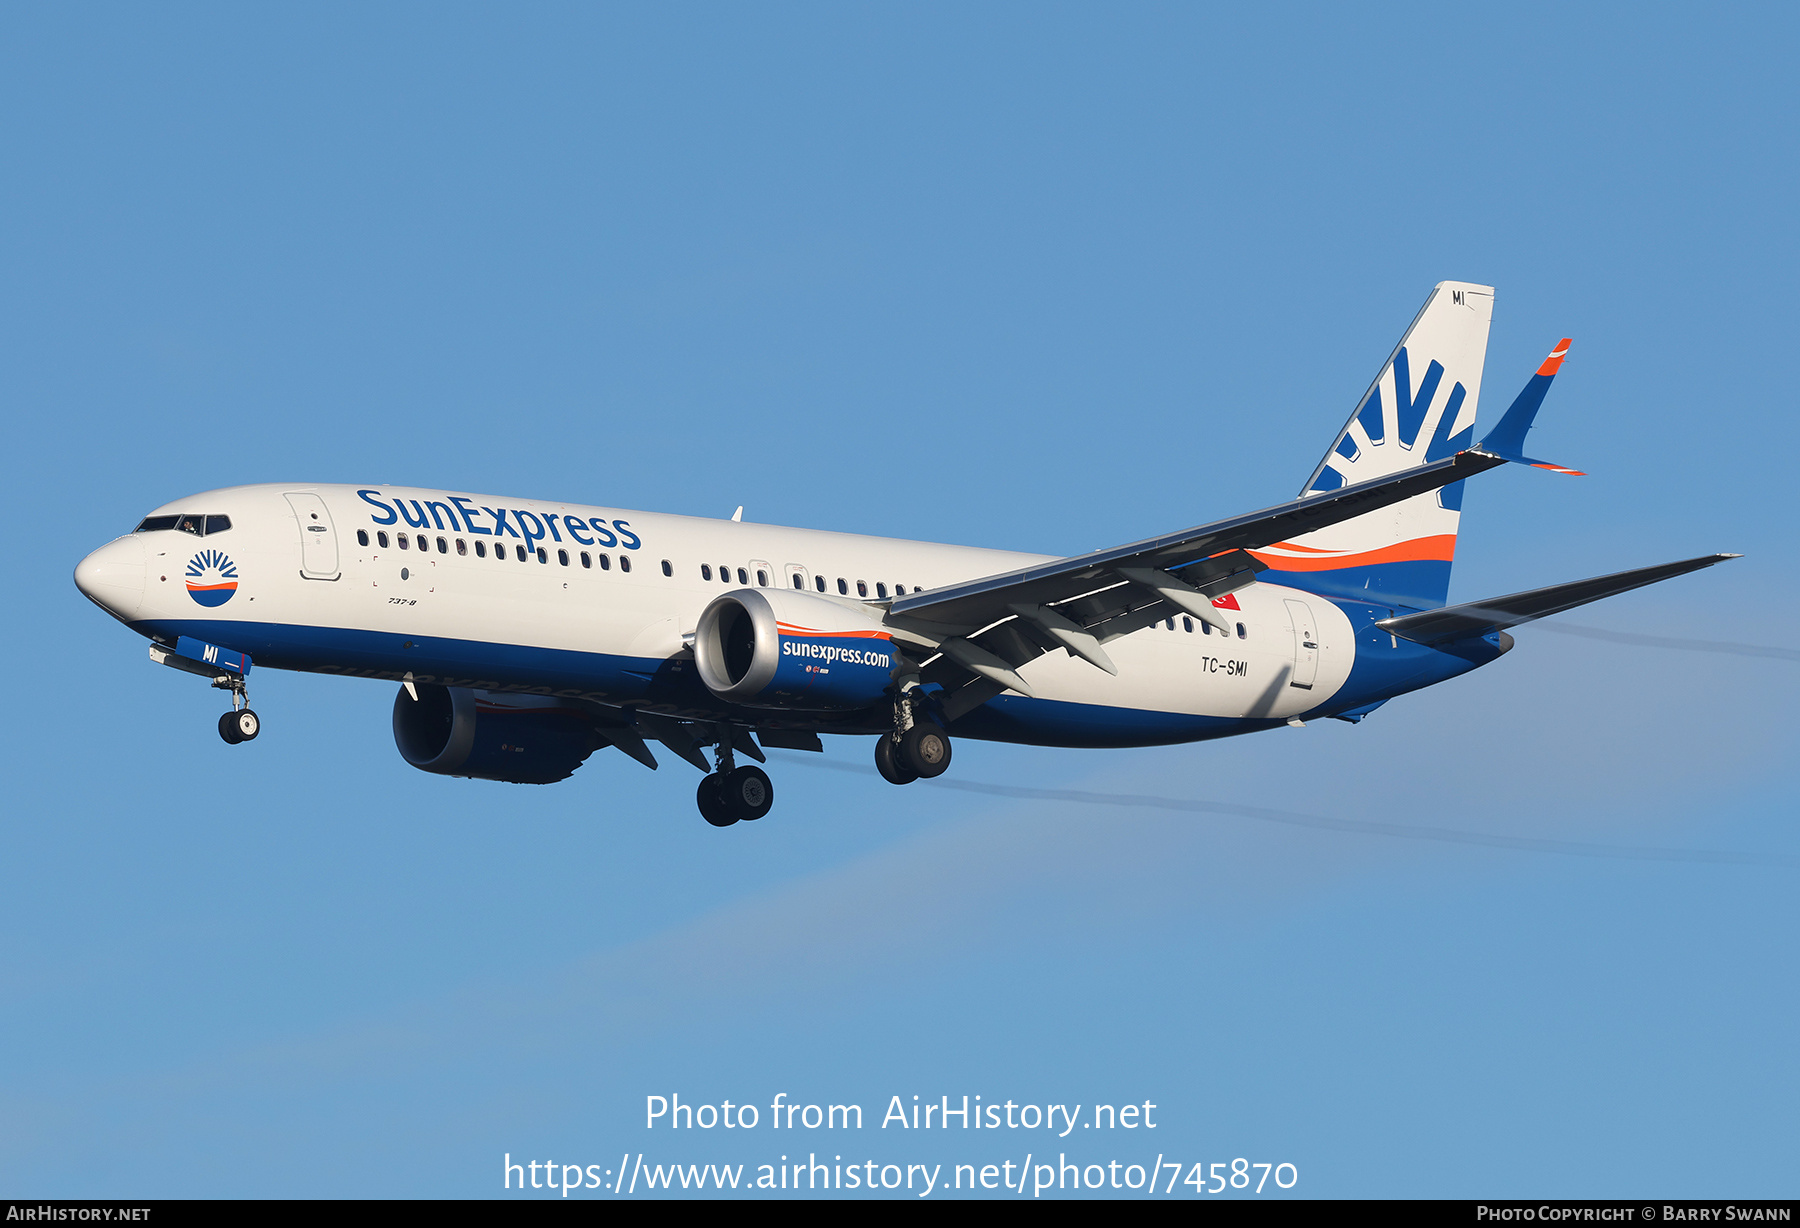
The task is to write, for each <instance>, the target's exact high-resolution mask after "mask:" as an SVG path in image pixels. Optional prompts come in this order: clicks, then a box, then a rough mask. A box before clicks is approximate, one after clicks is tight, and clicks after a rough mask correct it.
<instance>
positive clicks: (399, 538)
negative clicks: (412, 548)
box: [394, 533, 406, 550]
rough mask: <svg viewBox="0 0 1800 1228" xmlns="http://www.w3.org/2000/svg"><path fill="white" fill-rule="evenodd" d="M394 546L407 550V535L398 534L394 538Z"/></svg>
mask: <svg viewBox="0 0 1800 1228" xmlns="http://www.w3.org/2000/svg"><path fill="white" fill-rule="evenodd" d="M394 544H395V545H396V546H399V547H400V548H401V549H402V550H404V549H406V534H404V533H399V534H396V535H395V537H394Z"/></svg>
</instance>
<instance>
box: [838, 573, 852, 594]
mask: <svg viewBox="0 0 1800 1228" xmlns="http://www.w3.org/2000/svg"><path fill="white" fill-rule="evenodd" d="M849 595H850V583H849V581H847V580H845V579H844V577H842V576H839V577H838V596H840V597H848V596H849Z"/></svg>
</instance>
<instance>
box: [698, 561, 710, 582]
mask: <svg viewBox="0 0 1800 1228" xmlns="http://www.w3.org/2000/svg"><path fill="white" fill-rule="evenodd" d="M700 578H701V579H702V580H710V579H712V564H711V563H702V564H700Z"/></svg>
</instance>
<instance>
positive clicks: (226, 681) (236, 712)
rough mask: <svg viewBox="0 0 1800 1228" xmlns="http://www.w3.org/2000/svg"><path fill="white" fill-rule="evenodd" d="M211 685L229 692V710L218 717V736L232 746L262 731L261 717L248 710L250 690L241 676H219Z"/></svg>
mask: <svg viewBox="0 0 1800 1228" xmlns="http://www.w3.org/2000/svg"><path fill="white" fill-rule="evenodd" d="M213 685H214V686H215V687H218V688H220V689H221V690H228V691H230V692H231V711H229V712H227V713H225V714H224V715H223V716H221V717H219V736H220V737H221V738H224V739H225V741H227V742H228V743H230V744H231V745H233V746H236V745H237V744H238V743H239V742H249V741H252V740H254V739H255V737H256V735H257V734H259V733H261V732H262V719H261V718H260V717H258V716H257V715H256V713H254V712H252V711H250V690H249V688H248V687H246V686H245V685H244V680H243V679H242V678H219V679H217V680H216V681H215V682H214V683H213Z"/></svg>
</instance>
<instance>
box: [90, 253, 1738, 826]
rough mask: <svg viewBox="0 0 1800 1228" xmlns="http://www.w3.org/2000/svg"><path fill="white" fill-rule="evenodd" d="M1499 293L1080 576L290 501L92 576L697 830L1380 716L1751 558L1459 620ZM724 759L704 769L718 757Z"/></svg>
mask: <svg viewBox="0 0 1800 1228" xmlns="http://www.w3.org/2000/svg"><path fill="white" fill-rule="evenodd" d="M1493 303H1494V290H1493V287H1491V286H1482V285H1476V284H1473V283H1469V282H1456V281H1446V282H1440V283H1439V284H1438V285H1437V286H1436V287H1434V288H1433V289H1432V291H1431V294H1430V295H1429V297H1428V298H1427V299H1426V301H1425V305H1424V306H1423V307H1422V308H1421V309H1420V311H1419V313H1418V315H1417V316H1416V317H1415V318H1414V320H1413V322H1412V324H1411V325H1410V326H1409V327H1408V328H1407V329H1406V331H1405V333H1404V334H1403V335H1402V337H1401V340H1400V343H1399V344H1398V345H1397V346H1396V347H1395V348H1394V351H1393V354H1392V355H1391V356H1390V357H1389V358H1388V361H1387V362H1386V363H1385V364H1383V366H1382V367H1381V370H1380V373H1379V374H1378V375H1377V376H1376V378H1375V381H1374V382H1373V383H1372V384H1371V385H1370V386H1369V389H1368V391H1367V392H1366V393H1365V394H1364V395H1363V397H1362V399H1361V400H1360V401H1359V402H1357V405H1356V408H1355V410H1354V411H1352V413H1351V415H1350V417H1349V420H1348V421H1347V422H1346V423H1345V424H1344V426H1343V428H1342V429H1340V430H1339V431H1338V432H1337V434H1336V435H1334V436H1333V437H1332V443H1331V446H1330V447H1329V448H1328V449H1327V450H1326V453H1325V456H1324V459H1323V460H1321V461H1320V462H1319V464H1318V465H1317V466H1316V467H1315V468H1314V470H1313V472H1312V475H1311V476H1310V477H1309V478H1308V479H1307V481H1306V483H1305V486H1304V487H1303V489H1302V490H1301V492H1300V494H1299V495H1298V496H1297V497H1296V498H1294V499H1292V500H1289V501H1287V502H1285V503H1280V504H1276V505H1274V506H1272V507H1268V508H1265V509H1263V510H1261V511H1255V512H1250V513H1247V514H1244V515H1239V516H1233V517H1229V518H1227V519H1224V520H1217V521H1213V522H1211V523H1209V524H1203V525H1199V526H1196V527H1194V528H1189V529H1184V530H1181V531H1179V532H1174V533H1165V534H1162V535H1159V536H1155V537H1149V538H1145V539H1144V540H1141V541H1135V542H1130V543H1127V544H1125V545H1121V546H1115V547H1113V548H1111V549H1104V550H1094V551H1090V552H1088V553H1086V554H1079V555H1072V556H1068V557H1063V558H1058V557H1054V556H1047V555H1036V554H1022V553H1018V552H1013V551H1002V550H989V549H976V548H972V547H967V546H950V545H938V544H933V543H927V542H914V541H902V540H894V539H888V538H879V537H868V536H860V535H854V534H847V533H831V532H821V531H815V530H809V529H794V528H782V527H778V526H772V525H761V524H754V523H746V522H744V521H743V520H742V518H741V515H742V511H743V509H742V508H739V509H738V514H737V515H734V516H733V517H732V518H731V519H729V520H715V519H706V518H701V517H693V516H672V515H660V514H655V513H649V512H634V511H628V510H621V509H618V508H610V507H595V506H584V505H578V504H573V503H560V502H551V501H545V500H538V499H518V498H499V497H493V496H488V495H477V494H465V493H459V492H451V491H442V490H431V489H417V488H412V487H401V486H392V485H385V484H384V485H376V486H344V485H331V484H308V483H285V484H284V483H276V484H263V485H254V486H237V487H231V488H228V489H224V490H215V491H209V492H206V493H204V494H197V495H193V496H190V497H188V498H184V499H178V500H176V501H175V502H173V503H169V504H165V505H164V506H162V507H159V508H157V509H156V510H155V511H153V512H151V513H150V514H149V515H148V516H146V517H145V518H144V519H143V521H142V522H141V523H140V524H138V526H137V528H136V529H135V530H134V531H133V532H131V533H129V534H126V535H125V536H123V537H120V538H118V539H116V540H114V541H112V542H110V543H108V544H107V545H104V546H102V547H100V548H99V549H98V550H95V551H94V552H93V553H92V554H90V555H88V556H87V557H86V558H85V559H83V560H82V561H81V563H80V564H79V565H78V566H77V567H76V569H75V583H76V586H77V587H78V588H79V589H80V590H81V592H82V593H83V594H85V595H86V596H87V597H88V598H89V599H90V600H92V601H93V602H94V603H95V604H96V605H98V606H99V607H100V608H101V609H103V610H104V611H106V612H107V613H108V614H110V615H111V616H112V617H114V618H116V619H118V620H119V621H120V622H122V623H124V624H125V625H126V626H127V627H129V628H130V629H131V630H133V631H135V632H137V633H138V634H139V635H142V636H145V637H147V638H148V639H149V641H150V649H149V651H150V658H151V660H152V661H155V662H158V663H160V664H163V665H166V666H170V667H173V668H175V669H177V670H181V671H184V672H186V673H189V674H194V675H197V676H199V677H202V678H206V679H208V680H209V681H210V682H211V684H212V685H213V686H214V687H216V688H219V689H221V690H224V691H227V692H229V695H230V701H231V710H230V711H228V712H226V713H224V714H223V715H222V716H221V717H220V719H219V734H220V736H221V737H222V738H224V740H225V741H226V742H228V743H232V744H241V743H244V742H249V741H251V740H253V739H255V738H256V737H257V735H258V733H259V732H260V730H261V720H260V718H259V717H258V716H257V714H256V713H255V712H254V711H252V710H251V708H250V704H249V692H248V681H249V675H250V672H251V668H252V663H253V662H254V663H256V664H260V665H262V666H265V667H270V668H275V669H287V670H306V671H310V672H313V673H321V674H337V675H345V676H349V677H358V678H377V679H386V680H389V681H394V682H398V683H399V684H400V687H399V690H398V692H397V693H396V695H395V697H394V709H393V731H394V741H395V744H396V747H397V748H398V750H399V752H400V755H401V757H402V758H403V759H404V760H405V761H406V762H407V763H409V764H411V765H412V766H413V767H415V768H419V769H421V770H423V771H426V772H434V773H439V774H444V775H449V776H461V777H470V778H475V779H483V780H494V781H506V782H511V783H518V784H547V783H551V782H554V781H559V780H563V779H566V778H567V777H568V776H570V775H571V774H572V773H573V772H574V771H575V769H576V768H577V767H579V766H580V765H581V764H582V763H583V762H585V761H586V760H587V759H588V757H589V756H590V755H592V754H593V753H594V752H595V751H597V750H599V749H602V748H604V747H609V746H610V747H615V748H617V749H618V750H619V751H621V752H622V753H623V754H624V755H626V756H628V757H629V758H632V759H635V760H637V761H638V762H639V763H642V764H643V765H644V766H645V767H648V768H652V769H654V768H656V767H657V759H656V757H655V755H654V753H653V752H652V751H651V749H650V748H649V745H648V743H650V742H655V743H657V744H659V745H660V746H662V747H665V748H667V749H668V750H669V751H670V752H672V753H673V754H674V755H676V756H677V757H678V758H681V759H683V760H685V761H687V762H688V763H691V764H692V765H693V766H694V767H696V768H697V769H699V770H700V772H701V773H702V774H703V775H702V779H701V781H700V784H699V787H698V789H697V790H696V802H697V804H698V807H699V810H700V813H701V815H702V816H703V817H704V818H705V819H706V821H707V822H709V823H711V824H713V825H714V826H716V827H729V826H731V825H733V824H735V823H738V822H740V821H743V820H755V819H760V818H762V817H763V816H764V815H766V814H767V813H768V812H769V809H770V807H771V805H772V804H773V802H774V796H775V793H774V786H773V784H772V783H771V781H770V779H769V777H768V775H767V774H766V773H765V772H764V771H763V770H762V769H761V768H759V767H756V766H754V765H753V764H749V763H740V762H739V756H742V757H743V758H745V759H749V760H754V761H756V762H757V763H766V762H767V761H768V760H767V757H766V756H765V755H764V753H763V749H764V748H765V747H777V748H782V749H788V750H806V751H819V750H822V749H823V743H822V741H821V738H820V735H822V734H836V735H856V736H862V737H872V738H873V739H874V756H875V764H876V767H877V769H878V770H879V772H880V774H881V775H882V776H883V777H884V778H885V779H887V780H888V781H890V782H892V783H894V784H896V785H904V784H908V783H911V782H913V781H915V780H919V779H928V778H931V777H935V776H938V775H940V774H941V773H943V772H944V771H945V770H946V769H947V768H948V767H949V765H950V758H951V737H952V735H954V736H955V737H959V738H961V737H967V738H976V739H985V740H991V741H1002V742H1016V743H1025V744H1029V745H1036V746H1047V747H1127V746H1156V745H1168V744H1176V743H1186V742H1198V741H1204V740H1207V739H1212V738H1221V737H1229V736H1233V735H1237V734H1244V733H1252V732H1256V731H1260V730H1267V729H1278V728H1283V727H1286V726H1304V725H1305V723H1306V722H1308V721H1311V720H1314V719H1319V718H1326V717H1331V718H1336V719H1338V720H1343V721H1350V722H1360V721H1361V720H1363V719H1364V718H1365V717H1367V716H1368V715H1369V714H1370V713H1371V712H1374V711H1375V710H1376V709H1377V708H1379V707H1380V706H1381V705H1382V704H1384V703H1386V702H1387V701H1388V700H1390V699H1392V698H1394V697H1395V696H1398V695H1403V694H1406V693H1408V692H1410V691H1416V690H1419V689H1421V688H1424V687H1428V686H1433V685H1436V684H1437V683H1440V682H1444V681H1447V680H1449V679H1451V678H1454V677H1457V676H1458V675H1461V674H1464V673H1467V672H1469V671H1470V670H1473V669H1475V668H1477V667H1479V666H1482V665H1486V664H1488V663H1490V662H1492V661H1494V660H1496V659H1498V658H1499V657H1501V656H1502V655H1504V654H1505V653H1507V652H1509V651H1510V650H1511V649H1512V647H1513V637H1512V636H1511V635H1510V634H1509V632H1508V629H1509V628H1512V627H1516V626H1518V625H1519V624H1522V623H1526V622H1530V621H1531V620H1533V619H1537V618H1543V617H1545V616H1547V615H1551V614H1556V613H1560V612H1562V611H1564V610H1568V609H1572V608H1574V607H1576V606H1579V605H1583V604H1586V603H1587V602H1590V601H1597V600H1599V599H1601V598H1603V597H1608V596H1611V595H1613V594H1616V593H1622V592H1625V591H1627V590H1629V589H1634V588H1638V587H1641V586H1643V585H1646V584H1653V583H1656V582H1658V581H1661V580H1666V579H1669V578H1671V577H1674V576H1679V575H1683V574H1685V573H1688V572H1692V571H1696V570H1698V569H1700V568H1703V567H1709V566H1712V565H1713V564H1715V563H1719V562H1723V561H1724V560H1726V559H1730V558H1737V557H1739V556H1738V555H1733V554H1712V555H1706V556H1703V557H1700V558H1692V559H1686V560H1682V561H1680V562H1674V563H1667V564H1663V565H1660V566H1654V567H1644V568H1639V569H1636V570H1632V571H1624V572H1619V573H1616V574H1613V575H1606V576H1599V577H1595V578H1593V579H1588V580H1578V581H1575V582H1572V583H1566V584H1557V585H1552V586H1550V587H1548V588H1541V589H1534V590H1532V591H1529V592H1523V593H1514V594H1510V595H1508V596H1504V597H1496V598H1491V599H1488V600H1485V601H1478V602H1473V603H1466V604H1459V605H1448V604H1446V602H1447V601H1448V597H1449V585H1450V569H1451V562H1452V560H1453V558H1454V555H1455V548H1456V533H1457V526H1458V521H1459V518H1460V514H1461V507H1462V492H1463V483H1464V482H1465V481H1466V480H1467V479H1468V478H1471V477H1473V476H1475V475H1476V474H1479V473H1482V472H1485V471H1487V470H1489V469H1492V468H1495V467H1497V466H1500V465H1504V464H1520V465H1527V466H1534V467H1536V468H1540V469H1545V470H1549V471H1551V472H1554V473H1559V474H1568V475H1575V476H1582V475H1580V474H1579V471H1577V470H1573V469H1570V468H1568V467H1566V466H1562V465H1556V464H1552V463H1550V462H1548V461H1542V460H1536V459H1533V458H1531V457H1529V456H1527V455H1525V452H1524V445H1525V437H1526V433H1527V431H1529V430H1530V428H1531V426H1532V423H1533V421H1534V420H1535V418H1536V415H1537V412H1538V409H1539V407H1540V406H1541V405H1542V403H1543V400H1544V395H1545V393H1546V392H1547V391H1548V390H1549V387H1550V384H1551V382H1552V381H1553V380H1554V379H1555V378H1556V374H1557V371H1558V369H1559V368H1560V367H1561V365H1562V363H1563V361H1564V358H1565V357H1566V355H1567V354H1568V351H1569V345H1570V342H1569V341H1568V340H1567V339H1566V338H1565V339H1564V340H1562V341H1561V342H1559V343H1558V345H1557V346H1556V348H1555V349H1553V350H1552V351H1551V352H1550V355H1549V357H1547V358H1546V359H1545V360H1544V362H1543V364H1542V365H1541V366H1539V367H1538V369H1537V371H1536V372H1535V373H1534V374H1533V375H1532V376H1531V377H1530V378H1529V379H1528V380H1527V382H1526V384H1525V387H1524V389H1523V390H1522V391H1521V392H1520V393H1519V395H1518V397H1517V398H1516V399H1515V400H1514V401H1513V402H1512V405H1511V406H1510V408H1508V409H1507V411H1506V413H1505V414H1504V415H1502V416H1501V418H1500V420H1499V422H1498V424H1497V425H1496V426H1495V427H1494V428H1493V430H1491V431H1489V432H1487V433H1486V435H1484V436H1483V437H1482V438H1481V439H1480V440H1479V441H1478V442H1477V441H1476V439H1475V434H1474V432H1475V419H1476V409H1477V402H1478V401H1479V399H1480V394H1481V376H1482V368H1483V365H1484V363H1485V361H1486V354H1487V340H1488V329H1489V324H1490V321H1491V320H1492V315H1493ZM709 753H710V759H709Z"/></svg>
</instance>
